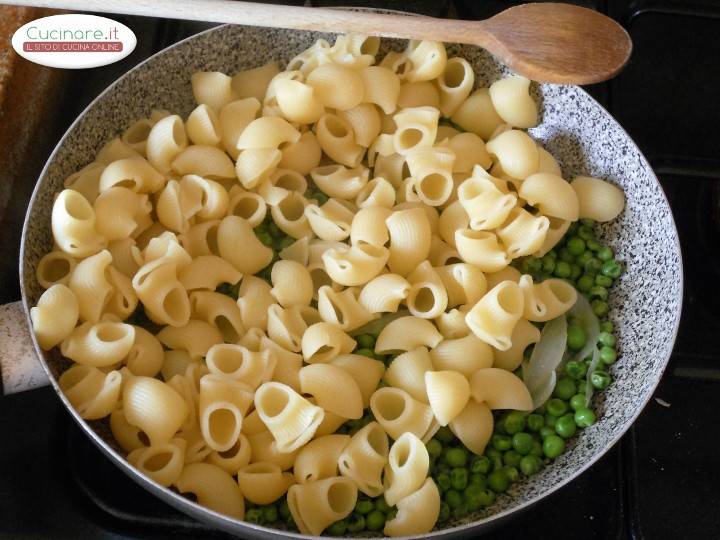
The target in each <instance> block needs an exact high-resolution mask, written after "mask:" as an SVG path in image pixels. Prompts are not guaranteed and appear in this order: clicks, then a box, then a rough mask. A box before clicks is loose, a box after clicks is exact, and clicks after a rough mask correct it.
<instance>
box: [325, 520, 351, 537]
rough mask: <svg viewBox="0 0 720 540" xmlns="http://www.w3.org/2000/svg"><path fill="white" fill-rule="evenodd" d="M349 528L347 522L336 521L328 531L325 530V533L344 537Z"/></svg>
mask: <svg viewBox="0 0 720 540" xmlns="http://www.w3.org/2000/svg"><path fill="white" fill-rule="evenodd" d="M347 526H348V523H347V521H345V520H344V519H341V520H340V521H336V522H335V523H333V524H332V525H330V526H329V527H328V528H327V529H325V532H326V533H327V534H329V535H330V536H342V535H343V534H345V531H347Z"/></svg>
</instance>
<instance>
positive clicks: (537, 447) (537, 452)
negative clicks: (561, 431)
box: [530, 428, 555, 457]
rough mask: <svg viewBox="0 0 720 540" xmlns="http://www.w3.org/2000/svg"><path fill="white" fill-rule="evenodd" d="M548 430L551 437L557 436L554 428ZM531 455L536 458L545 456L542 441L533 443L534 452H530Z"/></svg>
mask: <svg viewBox="0 0 720 540" xmlns="http://www.w3.org/2000/svg"><path fill="white" fill-rule="evenodd" d="M548 429H549V430H550V433H549V435H554V434H555V432H554V431H552V428H548ZM530 455H531V456H536V457H542V456H543V447H542V443H541V442H540V441H533V446H532V450H530Z"/></svg>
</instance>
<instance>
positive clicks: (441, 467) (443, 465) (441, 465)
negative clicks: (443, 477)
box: [435, 456, 450, 474]
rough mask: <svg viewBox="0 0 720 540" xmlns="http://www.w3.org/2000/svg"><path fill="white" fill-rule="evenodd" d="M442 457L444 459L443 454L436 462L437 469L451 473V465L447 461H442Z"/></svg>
mask: <svg viewBox="0 0 720 540" xmlns="http://www.w3.org/2000/svg"><path fill="white" fill-rule="evenodd" d="M441 459H444V458H443V457H442V456H440V457H439V458H438V459H437V461H436V462H435V470H436V471H437V472H438V474H439V473H445V474H450V467H449V466H448V464H447V463H444V462H440V460H441Z"/></svg>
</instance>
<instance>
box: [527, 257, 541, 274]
mask: <svg viewBox="0 0 720 540" xmlns="http://www.w3.org/2000/svg"><path fill="white" fill-rule="evenodd" d="M523 263H524V269H526V270H527V272H526V273H527V274H537V273H538V272H539V271H540V270H541V269H542V262H541V261H540V259H538V258H537V257H527V258H525V260H524V261H523Z"/></svg>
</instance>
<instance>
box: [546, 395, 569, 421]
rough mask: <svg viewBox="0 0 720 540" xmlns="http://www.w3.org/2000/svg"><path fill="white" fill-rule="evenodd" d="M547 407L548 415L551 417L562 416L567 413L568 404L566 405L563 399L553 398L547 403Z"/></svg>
mask: <svg viewBox="0 0 720 540" xmlns="http://www.w3.org/2000/svg"><path fill="white" fill-rule="evenodd" d="M545 406H546V407H547V411H548V414H550V415H551V416H555V417H558V416H562V415H563V414H565V413H566V412H567V403H565V402H564V401H563V400H561V399H557V398H552V399H549V400H548V401H547V403H546V404H545Z"/></svg>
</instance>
